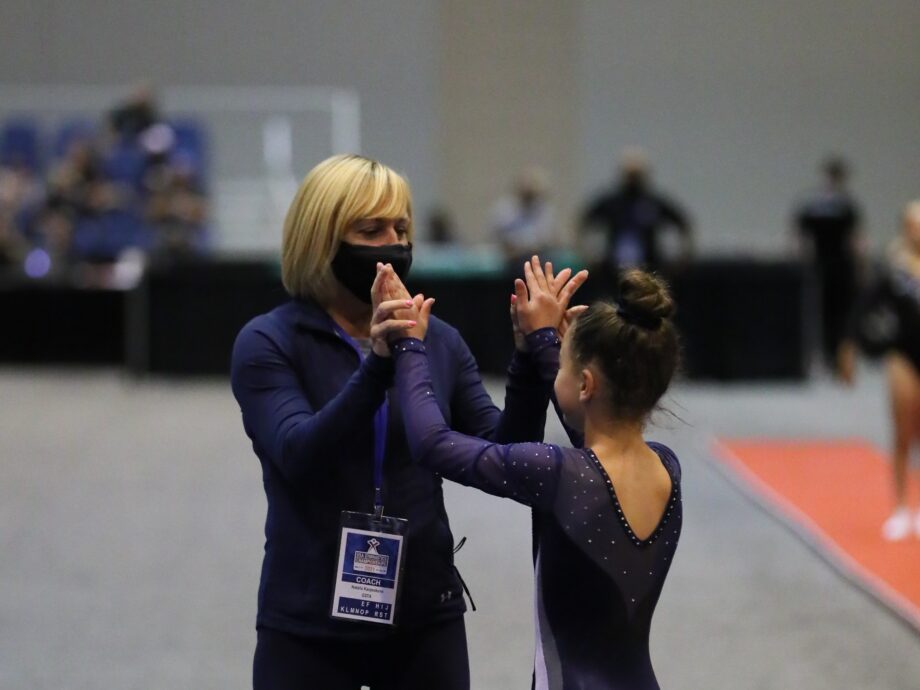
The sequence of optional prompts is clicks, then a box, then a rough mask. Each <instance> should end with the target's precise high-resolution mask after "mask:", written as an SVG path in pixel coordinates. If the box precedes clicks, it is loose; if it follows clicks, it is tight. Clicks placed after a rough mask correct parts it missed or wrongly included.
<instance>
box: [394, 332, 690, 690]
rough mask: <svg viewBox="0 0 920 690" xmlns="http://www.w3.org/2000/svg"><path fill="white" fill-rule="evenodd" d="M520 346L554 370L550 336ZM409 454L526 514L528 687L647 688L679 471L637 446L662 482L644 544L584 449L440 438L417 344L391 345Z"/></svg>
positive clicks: (443, 428)
mask: <svg viewBox="0 0 920 690" xmlns="http://www.w3.org/2000/svg"><path fill="white" fill-rule="evenodd" d="M539 340H540V342H538V343H537V342H534V343H532V348H531V349H534V346H535V347H536V348H537V350H536V351H535V352H534V353H533V354H534V356H535V357H536V358H537V360H538V362H539V363H540V367H541V368H542V369H543V370H544V371H543V373H544V374H551V375H552V376H554V375H555V371H556V370H557V369H558V366H559V340H558V337H557V336H556V335H555V333H554V332H552V336H551V337H548V336H547V334H546V333H543V334H542V337H541V338H540V339H539ZM393 350H394V355H395V356H396V357H397V362H396V376H397V386H398V389H399V396H400V405H401V407H402V409H403V410H404V411H405V420H404V422H405V425H406V435H407V437H408V439H409V445H410V448H411V450H412V454H413V457H415V458H416V459H418V460H419V461H420V462H422V463H424V464H425V465H428V466H429V467H431V468H432V469H434V470H436V471H437V472H438V473H439V474H440V475H442V476H444V477H446V478H448V479H452V480H454V481H456V482H459V483H461V484H465V485H468V486H475V487H477V488H479V489H482V490H483V491H486V492H488V493H491V494H495V495H496V496H503V497H506V498H511V499H513V500H515V501H518V502H519V503H523V504H525V505H529V506H532V507H533V509H534V521H535V524H534V528H535V535H536V544H535V577H536V583H535V584H536V626H537V644H536V659H535V665H534V683H535V687H536V688H537V689H538V690H543V689H546V690H569V689H572V688H604V689H618V688H623V689H624V690H625V689H628V690H655V689H657V688H658V687H659V686H658V682H657V680H656V679H655V673H654V671H653V669H652V663H651V659H650V656H649V632H650V628H651V622H652V614H653V613H654V610H655V605H656V604H657V602H658V597H659V595H660V593H661V589H662V586H663V585H664V581H665V577H666V575H667V573H668V569H669V568H670V566H671V562H672V560H673V558H674V552H675V550H676V548H677V541H678V539H679V537H680V530H681V516H682V511H681V497H680V479H681V470H680V463H679V462H678V460H677V457H676V456H675V455H674V453H673V452H672V451H671V450H670V449H668V448H667V447H665V446H663V445H661V444H657V443H649V444H648V445H649V447H650V448H652V449H653V450H654V451H655V452H656V454H657V455H658V457H659V458H660V460H661V463H662V464H663V466H664V467H665V469H667V471H668V474H669V475H670V477H671V494H670V497H669V499H668V503H667V506H666V508H665V511H664V514H663V515H662V517H661V520H660V522H659V524H658V526H657V528H656V529H655V531H654V532H653V533H652V534H651V535H649V536H648V537H647V538H646V539H640V538H639V537H638V536H637V535H636V534H635V533H633V531H632V528H631V527H630V525H629V521H628V520H627V518H626V516H625V515H624V514H623V510H622V508H621V506H620V504H619V501H618V500H617V496H616V490H615V486H614V485H613V484H612V482H611V481H610V478H609V477H608V476H607V473H606V472H605V471H604V468H603V466H602V465H601V464H600V462H599V460H598V458H597V457H596V456H595V455H594V453H593V452H592V451H591V450H590V449H581V448H564V447H560V446H557V445H552V444H544V443H518V444H512V445H498V444H495V443H490V442H488V441H483V440H482V439H478V438H474V437H470V436H465V435H463V434H460V433H458V432H454V431H451V430H450V429H449V428H448V427H447V425H446V424H445V422H444V417H443V415H442V413H441V410H440V409H439V408H438V405H437V402H436V401H435V399H434V395H432V394H431V390H432V389H431V380H430V376H429V373H428V361H427V355H426V354H425V346H424V343H422V342H421V341H419V340H414V339H406V340H402V341H400V342H398V343H397V344H396V345H395V346H394V347H393Z"/></svg>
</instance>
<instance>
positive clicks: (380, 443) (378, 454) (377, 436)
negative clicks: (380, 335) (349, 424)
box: [332, 321, 390, 519]
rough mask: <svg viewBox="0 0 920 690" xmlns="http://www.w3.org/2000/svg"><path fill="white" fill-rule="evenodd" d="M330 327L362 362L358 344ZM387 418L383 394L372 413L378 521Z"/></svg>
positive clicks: (385, 401) (375, 496)
mask: <svg viewBox="0 0 920 690" xmlns="http://www.w3.org/2000/svg"><path fill="white" fill-rule="evenodd" d="M332 326H333V328H335V332H336V333H337V334H338V335H339V337H340V338H341V339H342V340H344V341H345V342H346V343H348V344H349V345H350V346H351V348H352V349H353V350H354V351H355V353H356V354H357V355H358V360H359V361H361V362H363V361H364V354H363V353H362V352H361V348H360V347H359V346H358V343H356V342H355V341H354V338H352V337H351V336H350V335H348V333H346V332H345V331H344V330H342V328H341V326H339V325H338V324H337V323H335V322H334V321H333V323H332ZM389 418H390V406H389V403H388V402H387V396H386V393H384V394H383V403H382V404H381V405H380V407H378V408H377V411H376V412H375V413H374V516H375V517H376V518H378V519H379V518H380V517H381V516H382V515H383V456H384V455H385V454H386V447H387V425H388V424H389Z"/></svg>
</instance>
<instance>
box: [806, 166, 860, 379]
mask: <svg viewBox="0 0 920 690" xmlns="http://www.w3.org/2000/svg"><path fill="white" fill-rule="evenodd" d="M822 172H823V175H824V184H823V185H822V186H821V187H820V188H819V189H817V190H815V191H814V192H811V193H810V194H808V195H806V197H805V198H804V199H803V200H802V201H801V202H800V203H799V204H798V206H797V207H796V209H795V213H794V224H795V230H796V231H797V233H798V237H799V247H800V254H801V256H802V259H803V261H805V262H806V263H807V264H808V265H809V267H810V268H811V270H812V271H813V273H814V274H816V276H817V279H818V286H819V291H820V297H819V302H820V305H821V352H822V355H823V357H824V361H825V363H826V365H827V366H828V368H829V369H830V370H831V371H835V370H836V368H837V356H838V349H839V347H840V344H841V342H842V341H843V339H844V337H845V336H846V330H847V324H848V322H849V318H850V314H851V312H852V309H853V306H854V303H855V300H856V299H857V295H858V292H859V280H858V279H859V270H860V266H859V264H860V256H861V254H862V253H863V247H862V244H863V238H862V234H861V230H860V223H861V217H862V213H861V211H860V208H859V204H858V203H857V202H856V200H855V199H854V198H853V196H852V195H851V194H850V192H849V190H848V189H847V180H848V178H849V170H848V168H847V164H846V161H844V160H843V159H842V158H838V157H831V158H828V159H827V160H826V161H825V162H824V164H823V166H822Z"/></svg>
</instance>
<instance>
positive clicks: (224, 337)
mask: <svg viewBox="0 0 920 690" xmlns="http://www.w3.org/2000/svg"><path fill="white" fill-rule="evenodd" d="M286 299H287V294H286V293H285V292H284V289H283V288H282V286H281V279H280V276H279V272H278V268H277V265H276V264H274V263H268V262H255V261H218V262H201V263H183V264H178V265H174V266H169V267H166V266H163V267H154V268H151V269H150V270H149V271H148V272H147V274H146V275H145V276H144V279H143V281H142V283H141V285H140V287H139V288H138V290H136V291H135V293H134V294H132V295H131V298H130V302H129V305H130V308H129V314H130V315H129V321H128V323H129V329H128V353H127V364H128V367H129V368H130V369H131V371H133V372H135V373H144V372H149V373H154V374H227V373H229V371H230V352H231V349H232V347H233V341H234V339H235V338H236V334H237V333H238V332H239V330H240V328H242V327H243V325H244V324H245V323H246V322H247V321H249V319H251V318H252V317H253V316H256V315H257V314H261V313H262V312H266V311H268V310H270V309H273V308H274V307H276V306H278V305H279V304H281V303H282V302H284V301H285V300H286Z"/></svg>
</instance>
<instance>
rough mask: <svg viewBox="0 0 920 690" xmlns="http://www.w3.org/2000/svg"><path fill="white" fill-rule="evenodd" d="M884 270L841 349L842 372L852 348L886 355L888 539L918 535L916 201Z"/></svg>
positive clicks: (919, 280) (919, 249)
mask: <svg viewBox="0 0 920 690" xmlns="http://www.w3.org/2000/svg"><path fill="white" fill-rule="evenodd" d="M888 258H889V260H888V269H887V270H886V271H885V272H884V273H883V275H882V276H881V278H880V279H879V280H878V281H877V282H876V284H875V285H874V286H873V288H872V289H870V290H869V291H868V292H867V294H866V295H864V298H863V300H862V304H861V305H860V306H859V308H858V309H857V314H856V317H855V318H854V319H853V324H852V327H851V337H850V339H849V340H847V341H846V342H844V343H843V345H842V346H841V349H840V356H839V366H840V375H841V377H842V378H843V379H844V380H845V381H847V382H848V383H852V382H853V379H854V377H855V363H856V348H857V345H862V346H863V347H864V348H865V349H866V350H867V351H868V352H869V353H870V354H879V353H881V352H884V354H885V373H886V374H887V378H888V391H889V398H890V405H891V419H892V431H893V436H894V438H893V441H894V442H893V444H892V445H893V448H892V465H891V473H892V474H891V476H892V483H893V489H894V511H893V512H892V514H891V515H890V516H889V517H888V519H886V520H885V522H884V523H883V524H882V537H883V538H884V539H886V540H888V541H900V540H902V539H907V538H908V537H910V536H911V534H913V533H915V534H916V535H917V536H918V537H920V508H918V509H917V510H916V512H914V511H913V510H912V509H911V508H910V507H909V501H908V498H909V496H908V494H909V492H908V479H909V473H908V465H909V463H910V451H911V448H912V447H913V446H914V445H915V444H916V443H917V441H918V440H920V425H918V423H917V419H918V418H920V200H918V201H913V202H911V203H909V204H908V205H907V206H906V207H905V209H904V213H903V215H902V232H901V237H900V238H899V239H898V240H896V241H895V242H894V243H893V245H892V246H891V249H890V251H889V257H888Z"/></svg>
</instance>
